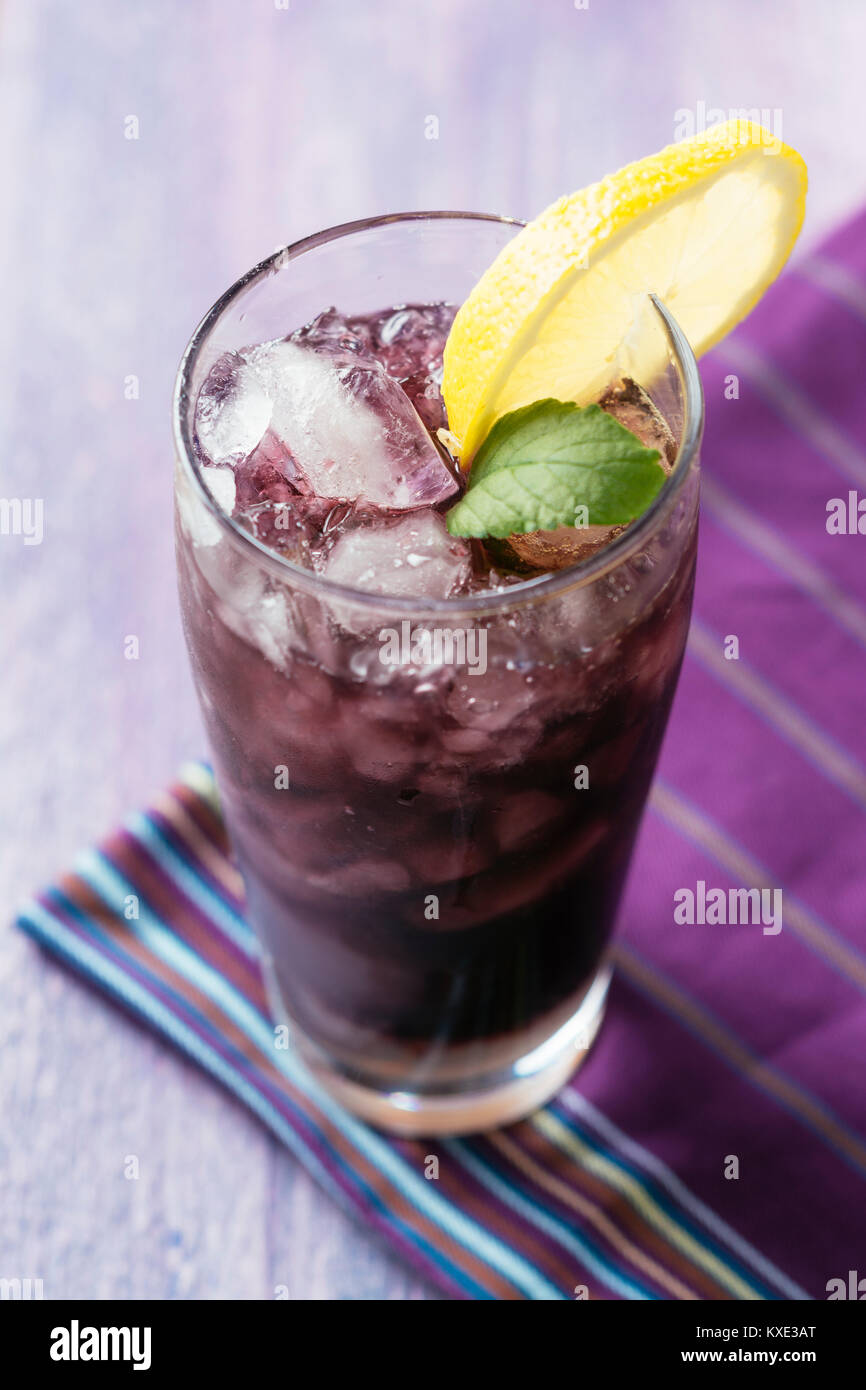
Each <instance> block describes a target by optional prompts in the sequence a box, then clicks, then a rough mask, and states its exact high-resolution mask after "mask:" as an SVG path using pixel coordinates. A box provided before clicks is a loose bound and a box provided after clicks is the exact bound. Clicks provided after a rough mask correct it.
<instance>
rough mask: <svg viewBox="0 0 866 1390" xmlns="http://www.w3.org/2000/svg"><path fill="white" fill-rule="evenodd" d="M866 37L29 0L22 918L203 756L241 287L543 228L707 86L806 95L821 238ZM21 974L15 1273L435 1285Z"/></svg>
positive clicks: (3, 851) (652, 9)
mask: <svg viewBox="0 0 866 1390" xmlns="http://www.w3.org/2000/svg"><path fill="white" fill-rule="evenodd" d="M864 39H866V11H864V10H863V9H862V7H859V6H855V5H853V4H852V5H844V4H839V5H837V6H834V7H833V16H832V19H829V18H828V16H827V15H825V14H823V13H818V12H816V10H815V7H814V5H812V4H811V3H808V0H786V3H769V4H765V5H762V6H760V7H756V6H754V5H752V4H750V3H749V0H727V3H725V4H724V5H722V4H717V5H715V6H712V7H710V6H705V5H702V6H695V5H692V4H690V3H689V2H688V0H678V2H675V0H671V2H670V3H663V0H659V3H657V4H655V5H651V6H649V5H645V4H642V3H639V0H628V2H627V0H619V3H613V2H612V0H611V2H610V3H604V0H590V2H589V6H588V8H585V9H582V8H578V6H576V5H575V4H573V3H569V0H544V3H539V0H512V3H508V4H503V3H501V0H473V3H471V4H470V3H469V0H430V3H428V4H426V5H423V6H417V7H413V6H408V5H406V4H403V3H401V2H400V0H377V3H372V2H370V3H366V4H363V3H362V4H347V3H346V0H316V3H314V0H290V4H289V7H288V8H287V9H284V8H283V7H282V5H281V3H280V0H277V3H274V2H273V0H256V3H249V0H222V2H221V3H196V4H191V5H185V6H179V5H176V4H172V3H170V0H127V2H126V3H120V4H119V3H117V0H79V3H77V4H75V5H66V4H62V3H47V2H43V3H25V0H7V4H6V5H5V6H4V8H3V15H2V29H0V161H2V162H0V169H2V186H3V188H4V191H5V194H6V197H5V199H4V203H5V210H6V215H5V217H4V219H3V225H2V228H0V265H2V271H3V282H4V284H5V285H6V295H5V303H4V316H3V332H2V334H0V351H2V354H3V361H2V369H0V411H2V416H0V418H2V422H3V427H4V428H3V439H4V450H3V456H2V463H0V496H2V497H5V498H16V497H17V498H42V499H44V506H45V535H44V540H43V543H42V544H41V545H38V546H37V545H32V546H25V545H24V544H23V540H22V538H21V537H20V536H17V537H16V536H5V535H3V536H0V569H2V579H0V582H2V590H0V591H2V593H3V595H4V598H5V599H6V603H5V604H4V636H5V653H4V656H5V659H4V662H3V670H4V680H3V682H2V685H0V739H2V745H0V746H2V768H3V776H2V784H3V792H4V795H3V799H2V822H0V826H2V835H0V879H2V885H3V890H4V892H3V902H4V903H5V904H6V909H7V914H8V913H11V910H12V908H13V907H14V904H15V902H16V900H17V899H19V898H20V897H22V896H23V895H24V894H26V893H27V892H28V891H29V889H30V888H31V887H32V886H33V885H35V884H36V883H39V882H40V881H43V880H45V879H47V878H48V877H50V876H51V875H52V874H53V873H54V872H55V871H56V870H57V869H58V868H59V867H60V866H62V865H63V864H65V863H66V862H67V861H68V860H69V858H70V857H71V855H72V854H73V852H74V851H75V850H76V849H77V848H78V847H79V846H80V845H81V844H83V843H86V842H87V841H88V840H89V839H91V838H92V837H93V835H94V834H96V833H97V832H100V831H102V830H104V829H105V828H106V827H107V826H108V825H110V824H111V823H112V822H113V821H114V820H115V819H116V818H117V816H118V815H120V814H121V812H122V811H124V810H125V809H127V808H128V807H129V806H131V805H135V804H136V803H138V802H140V801H141V800H142V799H143V798H144V797H145V796H146V795H147V794H148V793H149V792H150V791H152V790H153V789H154V787H156V786H158V785H159V784H161V783H162V782H163V781H164V780H166V779H167V778H168V777H169V776H170V775H171V773H172V771H173V769H174V768H175V766H176V765H177V763H178V762H179V761H180V760H181V759H182V758H183V757H185V756H187V755H190V754H197V753H198V752H199V751H200V750H201V748H202V739H201V734H200V730H199V723H198V716H197V713H196V710H195V706H194V702H193V697H192V690H191V685H190V681H189V677H188V675H187V669H186V660H185V654H184V651H183V649H182V643H181V637H180V629H179V623H178V620H177V616H176V612H175V597H174V577H173V558H172V546H171V526H170V521H171V486H170V480H171V446H170V437H169V424H168V421H169V398H170V392H171V386H172V379H173V374H174V369H175V365H176V362H177V360H178V357H179V356H180V353H181V350H182V348H183V345H184V342H185V340H186V338H187V336H188V335H189V333H190V331H191V329H192V327H193V326H194V324H195V322H196V321H197V319H198V318H199V317H200V315H201V314H202V313H203V311H204V310H205V309H206V308H207V307H208V305H209V304H210V303H211V301H212V300H213V299H214V298H215V296H216V295H217V294H218V293H219V292H220V291H221V290H222V289H223V288H225V286H226V285H228V284H229V283H230V281H232V280H233V279H234V278H235V277H236V276H237V275H238V274H239V273H240V272H241V271H243V270H244V269H246V268H247V266H249V265H251V264H252V263H253V262H254V261H256V260H258V259H259V258H260V257H261V256H262V255H264V254H265V253H267V252H268V251H270V250H271V249H273V248H274V247H275V246H276V245H278V244H284V243H285V242H287V241H290V240H292V239H294V238H295V237H297V236H300V235H302V234H304V233H307V232H310V231H313V230H315V229H317V228H319V227H323V226H327V225H329V224H331V223H335V222H339V221H343V220H346V219H349V218H355V217H361V216H364V215H368V214H372V213H375V212H381V211H385V210H397V209H401V208H420V207H442V206H445V207H464V208H480V209H485V210H492V211H497V212H508V213H512V214H516V215H518V216H527V215H531V214H532V213H533V212H535V211H537V210H538V209H540V208H541V207H543V206H544V205H545V204H546V203H547V202H549V201H550V200H551V199H552V198H554V197H555V196H557V195H558V194H559V193H562V192H564V191H566V190H569V189H571V188H574V187H577V186H579V185H580V184H581V183H584V182H587V181H589V180H591V179H593V178H596V177H599V176H600V175H601V174H603V173H605V172H606V171H607V170H609V169H611V168H614V167H616V166H617V165H619V164H621V163H624V162H625V161H626V160H628V159H632V158H635V157H637V156H639V155H641V154H643V153H646V152H648V151H650V150H652V149H655V148H657V147H658V146H661V145H663V144H665V143H666V142H667V141H669V140H670V139H672V138H673V136H674V133H675V126H676V121H677V111H678V109H681V108H686V109H692V110H694V109H695V108H696V104H697V103H698V102H701V101H703V102H705V103H707V104H708V105H709V106H725V107H741V106H744V107H754V106H757V107H766V108H769V109H770V110H771V111H774V110H775V109H777V108H778V109H779V110H780V111H781V113H782V119H783V134H784V136H785V137H786V138H788V139H790V140H791V141H792V142H793V143H795V144H796V145H798V146H799V147H800V148H801V149H802V151H803V153H804V154H805V155H806V157H807V159H808V160H809V161H810V163H811V165H812V173H813V191H812V208H811V213H810V221H809V225H808V229H807V234H806V243H805V244H806V245H808V244H810V243H811V242H813V241H814V240H815V239H816V237H817V236H818V235H819V234H820V232H821V231H822V230H824V229H825V228H826V227H827V226H829V225H831V224H832V223H833V222H834V221H835V220H836V219H837V218H838V217H839V216H840V215H842V214H843V213H845V212H846V211H848V210H850V209H851V208H853V207H854V206H855V205H856V204H857V203H858V202H859V201H860V200H862V198H863V196H864V192H866V188H864V174H863V171H862V162H861V160H860V151H859V143H858V142H859V122H858V120H857V116H858V114H859V110H860V91H859V74H858V72H857V70H856V65H855V64H848V65H847V66H844V65H840V64H839V63H838V62H837V55H838V53H840V52H861V51H862V50H863V47H864ZM816 71H817V72H822V71H823V72H828V71H832V72H833V74H834V76H833V81H832V83H830V84H829V85H828V84H826V83H820V84H819V83H817V82H816V81H815V78H814V73H815V72H816ZM430 116H435V117H436V118H437V120H438V138H437V139H429V138H427V136H428V135H429V134H430V133H431V130H432V126H431V123H429V122H428V120H427V118H428V117H430ZM136 122H137V128H136ZM130 135H137V138H127V137H128V136H130ZM131 635H134V636H136V637H137V638H138V639H139V645H140V654H139V657H138V659H137V660H127V659H125V656H124V639H125V638H126V637H128V636H131ZM0 981H2V1008H0V1117H2V1119H0V1277H15V1276H18V1277H27V1276H30V1277H34V1278H42V1279H43V1280H44V1288H45V1296H46V1297H55V1298H56V1297H103V1298H106V1297H141V1298H216V1297H228V1298H268V1297H273V1296H274V1289H275V1288H276V1287H277V1286H279V1285H284V1286H285V1287H286V1288H287V1290H288V1292H289V1294H290V1296H291V1297H293V1298H316V1299H320V1298H321V1299H332V1298H350V1299H379V1298H387V1299H407V1298H423V1297H429V1296H431V1291H430V1290H428V1289H427V1288H426V1287H425V1286H424V1285H422V1284H421V1283H420V1282H419V1281H418V1280H417V1279H415V1278H414V1277H413V1276H412V1275H410V1274H407V1273H406V1272H405V1271H404V1269H403V1268H402V1266H401V1265H400V1264H398V1263H397V1262H396V1261H395V1260H394V1259H393V1258H392V1257H391V1256H390V1255H389V1254H387V1253H386V1252H384V1251H382V1250H381V1249H380V1248H379V1247H378V1246H377V1245H375V1244H374V1243H373V1242H372V1241H371V1240H370V1238H369V1237H368V1236H367V1234H366V1233H365V1232H363V1231H359V1230H358V1229H357V1228H356V1227H354V1226H353V1225H351V1224H350V1223H349V1222H348V1220H347V1219H346V1218H345V1217H344V1216H343V1215H342V1214H341V1213H339V1212H337V1211H336V1210H335V1209H334V1208H333V1207H332V1205H331V1203H330V1202H329V1200H328V1199H327V1198H325V1197H323V1196H322V1195H320V1194H319V1193H318V1192H317V1191H316V1190H315V1188H314V1187H313V1185H312V1183H311V1182H310V1180H309V1179H308V1178H307V1177H306V1176H305V1175H304V1174H303V1173H302V1172H300V1171H299V1169H298V1168H297V1165H296V1164H294V1162H293V1161H292V1160H291V1159H290V1158H289V1157H288V1156H287V1155H286V1153H285V1152H284V1151H283V1150H282V1148H281V1147H280V1146H279V1145H277V1144H276V1143H275V1142H274V1141H272V1140H271V1139H270V1138H269V1136H267V1135H266V1134H265V1133H264V1132H263V1131H262V1129H261V1128H260V1126H259V1125H258V1124H257V1123H256V1122H255V1121H254V1120H252V1119H251V1118H250V1117H249V1116H247V1115H246V1113H245V1112H243V1111H242V1110H241V1109H240V1108H239V1107H238V1106H237V1105H236V1104H235V1103H234V1102H233V1101H231V1100H229V1099H227V1098H226V1097H225V1096H223V1095H222V1094H221V1093H220V1092H219V1091H217V1090H216V1089H215V1088H214V1086H213V1085H212V1084H211V1083H210V1082H209V1081H206V1080H204V1079H203V1078H202V1077H201V1076H199V1075H198V1074H197V1072H196V1071H195V1070H194V1069H193V1068H191V1067H189V1066H188V1065H186V1064H185V1063H183V1062H181V1061H180V1060H178V1059H177V1058H176V1057H175V1056H174V1055H172V1054H171V1053H170V1052H168V1051H167V1050H166V1049H165V1048H164V1047H163V1046H161V1045H160V1044H158V1043H156V1042H155V1041H153V1040H152V1039H151V1038H150V1037H148V1036H147V1035H146V1034H145V1033H143V1032H142V1031H141V1030H140V1029H139V1028H138V1027H137V1026H135V1025H134V1024H132V1023H130V1022H129V1021H127V1020H126V1019H125V1018H124V1017H122V1016H121V1015H120V1014H118V1013H117V1012H115V1011H114V1010H113V1009H111V1008H110V1007H108V1006H107V1005H106V1004H105V1003H104V1002H103V1001H102V1000H101V999H99V998H98V997H96V996H95V995H92V994H91V993H89V992H88V991H87V990H85V989H83V988H82V987H81V986H80V985H78V984H77V983H73V982H72V981H70V980H68V979H67V978H66V977H65V976H64V975H63V973H62V972H61V971H60V970H58V969H57V967H56V966H55V965H53V964H50V963H47V962H44V961H43V960H42V959H41V958H40V956H39V955H38V953H37V952H36V951H35V950H34V949H33V947H32V946H30V945H29V944H28V943H27V942H25V941H24V940H23V939H19V938H18V936H17V934H15V933H14V932H12V931H5V932H3V933H2V936H0ZM130 1155H135V1156H136V1157H137V1158H138V1162H139V1174H140V1175H139V1177H138V1178H137V1179H129V1178H127V1177H125V1176H124V1165H125V1162H126V1159H127V1157H128V1156H130Z"/></svg>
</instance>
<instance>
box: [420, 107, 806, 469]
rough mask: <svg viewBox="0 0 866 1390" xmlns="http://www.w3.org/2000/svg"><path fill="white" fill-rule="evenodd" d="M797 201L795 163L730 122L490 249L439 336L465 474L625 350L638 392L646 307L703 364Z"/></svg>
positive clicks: (776, 249) (781, 249)
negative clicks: (675, 328) (513, 420)
mask: <svg viewBox="0 0 866 1390" xmlns="http://www.w3.org/2000/svg"><path fill="white" fill-rule="evenodd" d="M805 200H806V166H805V164H804V163H803V160H802V159H801V158H800V156H799V155H798V154H797V152H796V151H795V150H792V149H790V148H789V147H788V146H787V145H783V144H782V143H781V141H780V140H778V139H776V137H775V136H773V135H771V134H770V132H769V131H766V130H764V129H763V128H762V127H761V126H758V125H753V124H752V123H751V122H749V121H740V120H734V121H728V122H726V123H725V124H723V125H716V126H712V127H711V128H710V129H709V130H707V131H706V132H704V133H702V134H701V135H697V136H695V137H693V138H692V139H689V140H683V141H681V142H680V143H678V144H675V145H668V146H667V148H666V149H663V150H661V151H660V152H659V153H658V154H654V155H650V156H649V157H648V158H647V159H641V160H638V162H637V163H636V164H628V165H626V167H625V168H624V169H620V170H619V172H618V173H616V174H611V175H609V176H608V177H607V178H605V179H602V180H601V182H600V183H595V184H591V185H590V187H589V188H584V189H581V191H580V192H579V193H574V194H572V195H571V197H568V198H560V199H559V201H558V202H556V203H554V204H553V205H552V206H551V207H549V208H548V209H547V210H546V212H543V213H542V214H541V216H540V217H537V218H536V219H535V221H533V222H530V223H529V224H528V225H527V226H526V227H524V228H523V230H522V231H521V232H520V233H519V234H518V235H517V236H516V237H515V238H514V239H513V241H511V242H509V243H508V245H507V246H505V247H504V248H503V250H502V251H501V252H500V253H499V255H498V256H497V258H496V260H495V261H494V262H493V264H492V265H491V267H490V269H489V270H487V271H486V272H485V274H484V275H483V276H482V277H481V279H480V280H479V281H478V284H477V285H476V286H475V288H474V289H473V290H472V292H471V293H470V295H469V298H468V299H467V300H466V302H465V303H464V304H463V306H462V307H461V309H460V310H459V312H458V314H457V317H456V318H455V320H454V323H453V325H452V328H451V332H450V334H449V335H448V341H447V343H446V345H445V363H444V376H443V383H442V391H443V395H444V398H445V405H446V408H447V410H448V427H449V429H450V431H451V432H452V434H453V435H454V436H456V439H457V441H458V442H459V445H460V454H461V458H462V460H463V462H464V465H465V464H467V463H468V462H469V461H470V460H471V458H472V456H473V454H474V453H475V451H476V449H477V448H478V446H479V445H480V444H481V442H482V440H483V439H484V437H485V435H486V434H487V433H488V431H489V430H490V428H491V426H492V425H493V424H494V422H495V421H496V420H498V419H499V417H500V416H501V415H505V414H507V413H508V411H510V410H516V409H517V408H518V407H519V406H523V405H528V404H529V403H530V402H532V401H536V400H539V399H541V398H542V397H545V396H554V397H555V398H556V399H557V400H563V401H569V400H573V401H577V402H578V404H585V403H586V402H587V401H590V400H594V399H597V397H598V396H599V395H600V394H601V392H602V391H603V390H604V389H605V387H606V386H607V385H608V384H609V382H610V380H611V374H612V371H613V370H614V368H615V364H616V362H617V358H618V354H619V353H620V351H621V348H622V345H623V343H624V342H626V341H628V340H629V338H630V337H631V339H632V344H631V353H632V356H631V358H630V361H631V364H632V371H633V372H634V371H637V372H640V371H641V370H643V372H644V381H645V383H646V382H647V381H648V380H649V377H648V376H647V375H646V374H647V373H651V372H652V370H653V367H655V368H656V369H657V368H658V366H659V365H660V363H659V361H658V350H659V345H658V342H657V343H656V345H655V347H654V348H651V347H649V346H647V347H646V349H645V354H644V355H645V357H646V359H647V360H646V361H644V362H643V364H642V365H641V362H640V350H639V349H640V341H641V339H642V338H651V337H652V336H653V335H647V334H641V333H640V332H639V331H638V330H637V328H636V325H637V324H638V321H639V317H640V315H641V314H642V313H644V312H645V309H646V303H647V295H648V294H649V293H651V292H653V293H655V294H657V295H658V296H659V298H660V299H661V300H662V301H663V303H664V304H666V305H667V307H668V308H669V309H670V311H671V313H672V314H673V316H674V318H675V319H676V320H677V322H678V323H679V325H680V327H681V328H682V329H683V331H684V333H685V335H686V337H687V338H688V339H689V341H690V343H691V345H692V347H693V349H694V351H695V353H696V354H698V355H700V354H701V353H703V352H706V350H707V348H710V347H712V346H713V344H714V343H717V342H718V341H719V339H720V338H722V337H724V335H725V334H726V333H727V332H728V331H729V330H730V329H731V328H733V326H734V324H736V323H739V321H740V319H742V318H744V317H745V315H746V314H747V313H748V312H749V310H750V309H751V308H753V306H754V305H755V304H756V303H757V301H758V300H759V299H760V297H761V295H762V294H763V292H764V290H765V289H766V288H767V286H768V285H769V284H770V283H771V281H773V280H774V279H775V278H776V276H777V275H778V273H779V271H780V270H781V268H782V266H783V265H784V264H785V261H786V260H787V258H788V256H789V254H790V252H791V248H792V246H793V245H794V242H795V241H796V239H797V234H798V232H799V230H800V227H801V225H802V222H803V214H804V211H805ZM655 336H656V337H657V335H655ZM635 340H637V343H638V352H637V358H635V355H634V354H635V346H634V343H635ZM653 353H654V354H655V362H653V361H650V360H649V359H650V357H651V356H652V355H653ZM635 364H636V365H635ZM638 379H641V378H640V377H638Z"/></svg>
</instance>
